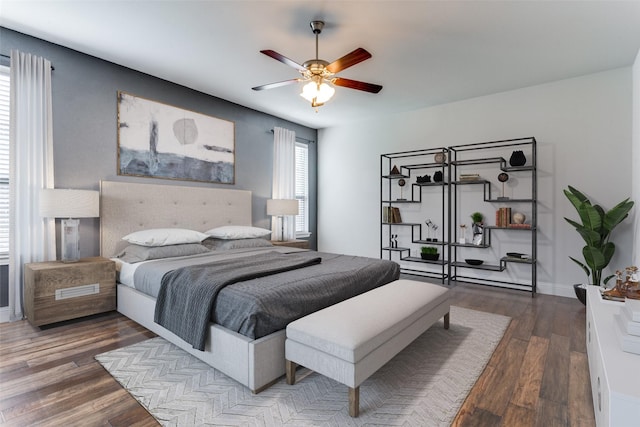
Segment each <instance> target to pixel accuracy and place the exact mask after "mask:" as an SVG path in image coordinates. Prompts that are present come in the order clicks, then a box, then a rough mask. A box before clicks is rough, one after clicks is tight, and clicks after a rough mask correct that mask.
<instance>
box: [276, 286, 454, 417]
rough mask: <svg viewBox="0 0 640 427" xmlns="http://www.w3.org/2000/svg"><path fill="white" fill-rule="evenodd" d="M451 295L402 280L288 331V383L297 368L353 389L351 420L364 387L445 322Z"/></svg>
mask: <svg viewBox="0 0 640 427" xmlns="http://www.w3.org/2000/svg"><path fill="white" fill-rule="evenodd" d="M449 306H450V302H449V290H448V289H447V288H444V287H442V286H438V285H433V284H430V283H425V282H417V281H414V280H396V281H394V282H391V283H388V284H386V285H384V286H381V287H379V288H376V289H373V290H371V291H369V292H366V293H364V294H361V295H358V296H355V297H353V298H350V299H348V300H346V301H343V302H340V303H338V304H336V305H332V306H330V307H327V308H325V309H323V310H320V311H317V312H315V313H312V314H310V315H308V316H305V317H303V318H301V319H298V320H296V321H294V322H291V323H290V324H289V325H288V326H287V338H286V341H285V359H286V374H287V383H288V384H294V383H295V371H296V367H297V365H301V366H304V367H306V368H309V369H311V370H313V371H315V372H317V373H319V374H322V375H325V376H327V377H329V378H331V379H334V380H336V381H338V382H340V383H342V384H345V385H346V386H348V387H349V415H351V416H352V417H357V416H358V413H359V411H360V409H359V407H360V384H361V383H362V382H364V380H366V379H367V378H369V377H370V376H371V375H372V374H373V373H374V372H376V371H377V370H378V369H380V368H381V367H382V366H383V365H384V364H385V363H387V362H388V361H389V360H391V359H392V358H393V357H394V356H395V355H396V354H398V353H399V352H400V351H401V350H402V349H404V348H405V347H406V346H407V345H409V344H410V343H411V342H413V341H414V340H415V339H416V338H417V337H419V336H420V335H421V334H422V333H423V332H425V331H426V330H427V329H429V328H430V327H431V326H432V325H433V324H434V323H435V322H437V321H438V319H440V318H441V317H443V316H444V327H445V329H448V328H449Z"/></svg>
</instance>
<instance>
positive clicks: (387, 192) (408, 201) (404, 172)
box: [380, 147, 449, 283]
mask: <svg viewBox="0 0 640 427" xmlns="http://www.w3.org/2000/svg"><path fill="white" fill-rule="evenodd" d="M436 155H438V156H443V157H444V158H445V160H444V161H436V160H435V156H436ZM447 157H448V150H447V149H446V148H442V147H440V148H431V149H425V150H414V151H405V152H398V153H388V154H382V155H381V156H380V174H381V177H382V180H381V184H380V202H381V206H382V209H381V213H380V241H381V245H380V258H385V256H386V258H388V259H392V260H397V261H399V262H400V263H401V271H402V273H404V274H410V275H416V276H423V277H430V278H435V279H439V280H441V281H442V283H445V282H446V281H447V280H448V277H449V261H448V255H449V250H448V244H449V236H448V234H447V233H446V231H447V230H449V227H448V220H449V219H448V211H447V207H448V195H449V191H448V190H447V187H448V185H449V183H448V181H447V180H446V176H445V174H446V173H447V172H448V170H449V164H448V163H447V162H446V158H447ZM394 166H396V167H397V168H398V172H400V173H398V174H392V173H391V171H392V169H393V167H394ZM431 171H433V172H435V171H440V172H441V173H442V175H443V179H442V181H441V182H421V183H418V182H415V178H416V177H418V176H419V174H420V173H427V172H431ZM400 179H404V180H405V181H407V184H406V185H407V186H408V187H409V190H408V193H409V194H408V195H407V197H403V198H404V199H405V200H402V199H399V198H398V197H394V194H396V193H397V190H396V191H394V186H395V185H397V184H396V183H397V182H398V181H399V180H400ZM411 180H414V182H409V181H411ZM424 192H429V195H428V196H427V195H425V197H429V198H431V199H433V197H436V196H438V195H439V196H440V202H439V207H440V217H439V218H438V220H439V221H441V224H442V239H439V240H438V241H432V240H427V237H426V236H425V235H424V234H425V233H424V226H425V224H423V223H422V222H401V223H394V222H384V221H383V211H384V209H385V208H386V207H398V206H411V205H422V203H423V193H424ZM438 192H439V194H438ZM406 227H410V229H411V231H410V234H411V237H410V239H411V240H410V241H409V240H408V239H409V237H408V236H406V237H405V240H404V241H403V242H402V244H400V243H399V244H398V246H399V247H395V248H394V247H391V245H390V244H389V239H390V237H389V236H391V235H393V234H398V233H396V232H394V230H402V229H403V228H405V229H406ZM409 243H411V244H412V246H413V247H409V246H407V244H409ZM416 245H420V246H422V245H429V246H436V247H440V248H441V250H440V259H438V260H436V261H430V260H423V259H422V258H420V257H416V256H411V250H412V249H413V250H417V249H416V247H419V246H416ZM413 266H415V267H413ZM420 267H422V268H420Z"/></svg>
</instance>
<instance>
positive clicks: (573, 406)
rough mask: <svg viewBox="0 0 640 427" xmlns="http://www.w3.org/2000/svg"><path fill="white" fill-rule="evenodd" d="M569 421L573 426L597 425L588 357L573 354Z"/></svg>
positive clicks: (581, 354) (571, 360) (570, 366)
mask: <svg viewBox="0 0 640 427" xmlns="http://www.w3.org/2000/svg"><path fill="white" fill-rule="evenodd" d="M568 404H569V410H568V412H569V421H570V422H571V425H590V426H594V425H595V420H594V417H595V414H594V410H593V400H592V399H591V383H590V378H589V362H588V360H587V355H586V354H585V353H580V352H575V351H573V352H571V354H570V363H569V396H568Z"/></svg>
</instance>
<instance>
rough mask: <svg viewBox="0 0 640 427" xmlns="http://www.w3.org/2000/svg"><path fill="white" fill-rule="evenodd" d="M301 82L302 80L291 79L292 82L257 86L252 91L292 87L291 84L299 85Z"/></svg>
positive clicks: (286, 81)
mask: <svg viewBox="0 0 640 427" xmlns="http://www.w3.org/2000/svg"><path fill="white" fill-rule="evenodd" d="M299 81H301V79H291V80H285V81H283V82H276V83H269V84H266V85H262V86H256V87H252V88H251V89H253V90H265V89H273V88H276V87H280V86H286V85H290V84H293V83H298V82H299Z"/></svg>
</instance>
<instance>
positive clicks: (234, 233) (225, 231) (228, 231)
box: [205, 225, 271, 240]
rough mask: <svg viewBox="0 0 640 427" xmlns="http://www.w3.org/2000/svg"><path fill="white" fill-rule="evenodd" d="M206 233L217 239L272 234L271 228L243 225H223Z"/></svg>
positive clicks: (248, 237) (251, 237) (247, 237)
mask: <svg viewBox="0 0 640 427" xmlns="http://www.w3.org/2000/svg"><path fill="white" fill-rule="evenodd" d="M205 233H206V234H208V235H209V236H211V237H215V238H216V239H225V240H230V239H254V238H256V237H265V236H267V235H269V234H271V230H267V229H266V228H260V227H250V226H242V225H223V226H222V227H216V228H212V229H211V230H208V231H205Z"/></svg>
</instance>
